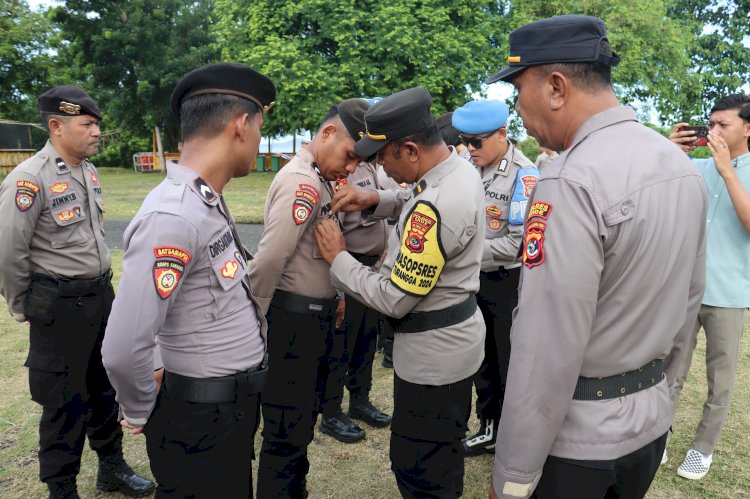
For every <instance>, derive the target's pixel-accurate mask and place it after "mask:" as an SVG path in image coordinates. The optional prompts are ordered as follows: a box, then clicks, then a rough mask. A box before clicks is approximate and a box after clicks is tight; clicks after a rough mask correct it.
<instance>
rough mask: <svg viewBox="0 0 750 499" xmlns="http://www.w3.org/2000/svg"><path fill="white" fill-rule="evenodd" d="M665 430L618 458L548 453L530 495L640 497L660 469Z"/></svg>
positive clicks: (584, 498) (546, 498) (549, 497)
mask: <svg viewBox="0 0 750 499" xmlns="http://www.w3.org/2000/svg"><path fill="white" fill-rule="evenodd" d="M666 444H667V434H666V433H665V434H664V435H662V436H661V437H659V438H657V439H656V440H654V441H653V442H651V443H650V444H647V445H645V446H643V447H641V448H640V449H638V450H636V451H634V452H631V453H630V454H628V455H626V456H623V457H621V458H619V459H613V460H608V461H579V460H576V459H564V458H561V457H554V456H549V457H548V458H547V461H546V462H545V463H544V469H543V471H542V478H541V479H540V480H539V485H537V488H536V491H535V492H534V495H532V497H533V498H536V499H568V498H569V499H603V498H605V499H611V498H621V499H641V498H642V497H644V496H645V495H646V492H647V491H648V488H649V487H650V486H651V482H652V481H653V479H654V475H656V470H657V469H659V463H660V462H661V457H662V455H663V454H664V447H665V446H666Z"/></svg>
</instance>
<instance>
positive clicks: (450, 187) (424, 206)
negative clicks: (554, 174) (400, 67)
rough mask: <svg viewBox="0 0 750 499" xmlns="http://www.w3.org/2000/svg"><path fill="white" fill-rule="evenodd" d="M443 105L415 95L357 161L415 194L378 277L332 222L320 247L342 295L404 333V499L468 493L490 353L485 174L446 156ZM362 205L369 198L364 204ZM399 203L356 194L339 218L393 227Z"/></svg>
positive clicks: (393, 453) (388, 195) (399, 367)
mask: <svg viewBox="0 0 750 499" xmlns="http://www.w3.org/2000/svg"><path fill="white" fill-rule="evenodd" d="M431 102H432V97H431V96H430V94H429V92H427V90H425V89H423V88H411V89H407V90H403V91H401V92H398V93H396V94H394V95H392V96H390V97H387V98H385V99H384V100H383V101H381V102H379V103H378V104H377V105H376V106H374V107H373V108H371V109H370V110H369V111H368V112H367V114H365V123H366V127H367V130H366V132H365V136H364V137H363V138H362V139H361V140H360V141H359V142H357V146H356V151H357V154H358V155H360V156H363V157H369V156H371V155H373V154H376V153H377V155H378V162H379V163H380V164H382V165H383V167H384V168H385V170H386V172H388V174H389V175H390V176H391V177H393V178H394V179H395V180H396V181H397V182H408V183H412V182H416V183H417V184H416V187H415V188H414V191H413V196H412V198H411V199H410V200H408V201H407V202H406V203H405V204H403V205H402V209H401V216H400V218H399V222H398V224H397V225H396V227H395V230H394V231H392V232H391V235H390V237H389V240H388V254H387V256H386V259H385V261H384V263H383V266H382V268H381V269H380V271H379V272H374V271H373V270H372V269H371V268H369V267H367V266H365V265H362V264H361V263H360V262H358V261H357V260H356V259H355V258H354V257H352V255H350V254H349V253H347V252H346V251H345V250H346V244H345V241H344V237H343V235H342V233H341V231H340V230H339V229H338V227H337V226H336V225H335V224H334V223H331V222H329V221H323V222H321V223H320V224H319V225H318V227H317V229H316V234H315V235H316V239H317V241H318V245H319V246H320V249H321V253H322V255H323V257H324V258H325V259H326V260H327V261H328V262H330V263H331V280H332V282H333V284H334V285H335V286H336V288H338V289H342V290H344V291H345V292H346V294H347V296H351V297H353V298H355V299H357V300H359V301H361V302H363V303H366V304H367V305H368V306H370V307H372V308H374V309H376V310H379V311H380V312H382V313H383V314H386V315H388V316H389V317H390V318H391V323H392V325H393V329H394V330H395V332H396V334H395V343H394V349H393V361H394V368H395V380H394V414H393V421H392V424H391V449H390V457H391V467H392V469H393V472H394V474H395V476H396V482H397V484H398V487H399V490H400V491H401V494H402V495H403V496H404V497H458V496H460V495H461V494H462V492H463V471H464V466H463V463H464V460H463V453H462V452H461V438H462V437H463V436H464V434H465V432H466V420H467V418H468V411H469V406H470V403H471V377H472V375H473V374H474V373H475V372H476V370H477V369H478V368H479V364H480V362H481V360H482V351H483V347H484V332H485V327H484V321H483V319H482V315H481V312H480V311H479V309H478V308H477V304H476V298H475V293H476V292H477V290H478V289H479V266H480V262H481V258H482V246H483V242H484V209H483V208H484V207H483V201H482V184H481V181H480V179H479V175H478V174H477V172H476V169H475V168H474V167H472V166H471V165H470V164H469V163H468V162H466V161H465V160H463V159H461V158H459V157H458V155H457V154H456V152H455V150H453V149H451V148H449V147H448V146H446V145H445V143H444V142H443V140H442V139H441V137H440V134H439V132H438V129H437V126H436V125H435V121H434V119H433V118H432V115H431V114H430V104H431ZM357 193H359V194H360V195H358V194H357ZM397 194H398V193H396V192H393V191H375V190H352V191H351V193H350V194H348V195H343V194H342V196H341V198H340V199H337V200H336V201H337V203H335V204H334V209H335V210H338V209H341V210H344V211H358V210H362V209H365V210H369V209H371V208H372V207H373V206H375V210H374V212H373V213H372V215H373V216H386V217H387V216H389V215H391V216H393V215H394V214H395V213H394V207H397V206H399V205H400V204H401V203H391V200H393V199H396V198H397V197H398V196H397Z"/></svg>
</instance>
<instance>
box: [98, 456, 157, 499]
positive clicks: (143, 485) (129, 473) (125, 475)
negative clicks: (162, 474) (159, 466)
mask: <svg viewBox="0 0 750 499" xmlns="http://www.w3.org/2000/svg"><path fill="white" fill-rule="evenodd" d="M96 488H97V489H99V490H101V491H104V492H113V491H118V492H120V493H121V494H123V495H126V496H129V497H141V496H145V495H148V494H150V493H151V492H153V491H154V489H155V488H156V485H155V484H154V482H152V481H151V480H148V479H146V478H143V477H142V476H138V475H136V474H135V472H134V471H133V470H132V469H130V466H128V465H127V463H126V462H125V460H124V459H123V458H122V456H121V455H119V456H108V457H105V458H101V459H100V460H99V473H98V474H97V475H96Z"/></svg>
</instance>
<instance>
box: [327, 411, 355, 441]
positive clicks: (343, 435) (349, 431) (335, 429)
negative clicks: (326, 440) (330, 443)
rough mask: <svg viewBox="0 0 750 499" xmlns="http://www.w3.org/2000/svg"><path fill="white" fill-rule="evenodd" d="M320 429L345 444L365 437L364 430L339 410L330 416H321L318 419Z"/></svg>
mask: <svg viewBox="0 0 750 499" xmlns="http://www.w3.org/2000/svg"><path fill="white" fill-rule="evenodd" d="M320 431H321V432H322V433H325V434H326V435H330V436H332V437H333V438H335V439H336V440H338V441H339V442H343V443H345V444H353V443H354V442H359V441H360V440H364V439H365V430H363V429H362V428H360V427H359V426H357V424H356V423H355V422H354V421H352V420H351V419H349V416H347V415H346V414H344V413H341V412H340V413H338V414H337V415H335V416H331V417H326V416H323V418H322V420H321V421H320Z"/></svg>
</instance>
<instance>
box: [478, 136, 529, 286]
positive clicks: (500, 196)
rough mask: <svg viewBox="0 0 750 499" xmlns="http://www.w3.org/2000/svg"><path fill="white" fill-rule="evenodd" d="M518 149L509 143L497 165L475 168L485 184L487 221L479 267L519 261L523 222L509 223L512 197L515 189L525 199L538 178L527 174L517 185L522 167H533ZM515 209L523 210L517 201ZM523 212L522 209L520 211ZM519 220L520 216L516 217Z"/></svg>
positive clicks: (485, 268)
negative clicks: (522, 182) (519, 184)
mask: <svg viewBox="0 0 750 499" xmlns="http://www.w3.org/2000/svg"><path fill="white" fill-rule="evenodd" d="M533 166H534V163H532V162H531V160H529V159H528V158H527V157H526V156H524V155H523V153H522V152H521V150H520V149H517V148H516V147H515V146H514V145H513V144H511V143H508V151H507V152H506V153H505V155H504V156H503V158H502V159H501V160H500V162H499V163H498V164H497V165H494V166H485V167H480V168H478V170H479V173H480V175H481V176H482V183H483V184H484V210H485V213H484V214H485V220H486V223H487V230H486V240H485V242H484V251H483V253H482V270H483V271H493V270H497V269H498V268H499V267H505V268H506V269H509V268H516V267H518V266H520V265H521V263H520V261H519V258H518V248H520V247H521V239H523V224H520V223H519V224H517V225H514V224H511V223H510V222H509V220H510V215H511V199H512V198H513V194H514V191H515V190H516V189H520V191H521V192H518V196H521V197H522V198H523V199H524V200H527V199H528V198H529V196H530V195H531V191H532V189H533V188H534V185H536V180H537V178H536V177H535V176H534V175H528V176H527V178H526V179H525V181H526V184H525V185H522V186H520V187H517V181H516V176H517V175H518V170H519V169H521V168H528V167H533ZM516 209H518V210H523V204H522V203H518V204H517V206H516ZM521 213H523V212H521ZM519 221H520V220H519Z"/></svg>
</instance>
